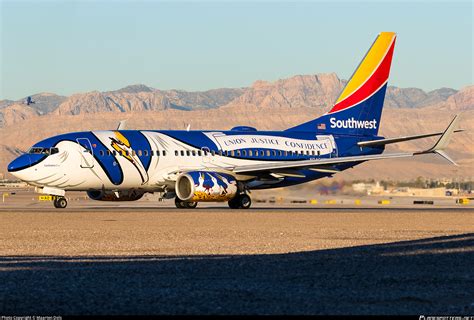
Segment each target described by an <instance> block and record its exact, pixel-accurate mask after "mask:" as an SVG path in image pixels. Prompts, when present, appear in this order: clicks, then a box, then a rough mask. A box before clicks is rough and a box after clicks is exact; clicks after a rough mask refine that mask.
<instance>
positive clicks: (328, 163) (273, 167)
mask: <svg viewBox="0 0 474 320" xmlns="http://www.w3.org/2000/svg"><path fill="white" fill-rule="evenodd" d="M458 121H459V116H458V115H456V117H455V118H454V119H453V120H452V121H451V123H450V124H449V126H448V127H447V128H446V130H445V131H444V132H443V133H441V137H440V138H439V139H438V141H437V142H436V143H435V144H434V146H433V147H431V148H429V149H426V150H422V151H416V152H410V153H388V154H376V155H364V156H353V157H338V158H332V159H331V158H329V159H317V160H302V161H274V162H267V163H262V164H255V165H244V166H236V167H232V168H227V170H229V171H231V172H233V173H236V174H257V173H258V172H271V171H278V170H285V169H311V170H314V171H321V172H331V170H333V171H334V172H337V170H334V169H332V168H331V167H332V166H333V165H337V164H343V163H351V162H354V163H357V162H363V161H368V160H382V159H396V158H406V157H413V156H416V155H420V154H428V153H436V154H438V155H440V156H442V157H443V158H445V159H446V160H448V161H449V162H451V163H452V164H454V165H456V163H455V162H454V161H453V160H452V159H451V158H450V157H449V156H448V155H447V154H446V153H445V152H444V151H443V149H445V148H446V147H447V145H448V143H449V140H450V139H451V135H452V134H453V133H454V132H455V128H456V126H457V123H458Z"/></svg>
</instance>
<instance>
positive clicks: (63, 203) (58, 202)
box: [54, 197, 67, 209]
mask: <svg viewBox="0 0 474 320" xmlns="http://www.w3.org/2000/svg"><path fill="white" fill-rule="evenodd" d="M54 207H55V208H58V209H64V208H66V207H67V200H66V198H64V197H56V198H55V199H54Z"/></svg>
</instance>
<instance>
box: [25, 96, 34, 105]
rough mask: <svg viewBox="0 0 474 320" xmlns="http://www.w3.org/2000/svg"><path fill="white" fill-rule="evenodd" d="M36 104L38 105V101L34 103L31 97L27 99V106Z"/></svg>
mask: <svg viewBox="0 0 474 320" xmlns="http://www.w3.org/2000/svg"><path fill="white" fill-rule="evenodd" d="M35 103H36V101H33V99H31V97H27V98H26V101H25V104H26V105H27V106H29V105H30V104H35Z"/></svg>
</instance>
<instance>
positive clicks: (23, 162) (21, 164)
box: [8, 154, 31, 173]
mask: <svg viewBox="0 0 474 320" xmlns="http://www.w3.org/2000/svg"><path fill="white" fill-rule="evenodd" d="M29 166H31V161H30V156H29V155H27V154H22V155H21V156H19V157H18V158H16V159H15V160H13V161H12V162H10V164H9V165H8V172H12V173H15V172H17V171H19V170H21V169H25V168H28V167H29Z"/></svg>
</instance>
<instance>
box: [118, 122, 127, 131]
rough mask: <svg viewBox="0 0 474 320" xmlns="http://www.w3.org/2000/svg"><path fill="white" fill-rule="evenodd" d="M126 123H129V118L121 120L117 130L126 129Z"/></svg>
mask: <svg viewBox="0 0 474 320" xmlns="http://www.w3.org/2000/svg"><path fill="white" fill-rule="evenodd" d="M126 123H127V120H121V121H120V122H119V124H118V126H117V130H125V125H126Z"/></svg>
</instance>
